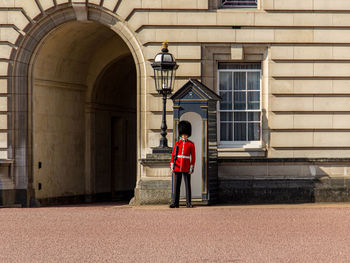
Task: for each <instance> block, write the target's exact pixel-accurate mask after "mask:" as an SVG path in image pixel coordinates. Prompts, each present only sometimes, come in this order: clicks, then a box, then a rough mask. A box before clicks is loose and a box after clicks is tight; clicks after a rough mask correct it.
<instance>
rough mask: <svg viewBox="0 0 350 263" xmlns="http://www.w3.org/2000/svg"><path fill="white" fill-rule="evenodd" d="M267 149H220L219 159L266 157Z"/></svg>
mask: <svg viewBox="0 0 350 263" xmlns="http://www.w3.org/2000/svg"><path fill="white" fill-rule="evenodd" d="M266 153H267V150H266V149H265V148H218V158H221V159H222V158H231V157H266Z"/></svg>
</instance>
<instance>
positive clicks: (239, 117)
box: [235, 112, 247, 121]
mask: <svg viewBox="0 0 350 263" xmlns="http://www.w3.org/2000/svg"><path fill="white" fill-rule="evenodd" d="M246 120H247V113H246V112H235V121H246Z"/></svg>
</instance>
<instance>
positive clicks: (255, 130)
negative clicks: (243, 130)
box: [248, 123, 260, 141]
mask: <svg viewBox="0 0 350 263" xmlns="http://www.w3.org/2000/svg"><path fill="white" fill-rule="evenodd" d="M248 141H260V123H249V124H248Z"/></svg>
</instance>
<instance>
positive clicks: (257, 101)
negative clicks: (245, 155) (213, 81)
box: [218, 63, 261, 147]
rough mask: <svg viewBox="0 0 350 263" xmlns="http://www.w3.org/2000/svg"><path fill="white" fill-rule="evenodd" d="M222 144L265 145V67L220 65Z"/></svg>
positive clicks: (220, 137)
mask: <svg viewBox="0 0 350 263" xmlns="http://www.w3.org/2000/svg"><path fill="white" fill-rule="evenodd" d="M218 75H219V76H218V84H219V93H220V96H221V97H222V100H221V101H220V104H219V111H218V112H219V117H218V119H219V144H220V145H221V146H225V145H229V146H232V145H233V146H237V147H244V146H248V147H249V146H252V147H260V146H261V64H260V63H219V69H218Z"/></svg>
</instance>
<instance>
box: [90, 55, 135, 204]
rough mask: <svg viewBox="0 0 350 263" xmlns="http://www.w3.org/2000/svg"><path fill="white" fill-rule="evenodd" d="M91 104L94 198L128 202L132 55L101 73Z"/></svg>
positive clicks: (132, 122)
mask: <svg viewBox="0 0 350 263" xmlns="http://www.w3.org/2000/svg"><path fill="white" fill-rule="evenodd" d="M93 102H94V105H95V112H96V126H95V127H96V133H95V138H96V155H95V156H96V161H95V163H96V191H97V193H98V194H97V198H98V199H99V200H110V198H112V200H125V201H126V200H130V198H131V197H132V196H133V189H134V187H135V183H136V68H135V63H134V60H133V58H132V56H131V54H129V55H126V56H124V57H122V58H119V59H117V60H116V61H114V62H113V63H111V64H110V65H108V66H107V68H106V69H105V70H104V71H103V72H102V73H101V75H100V76H99V78H98V80H97V83H96V85H95V98H94V101H93ZM106 154H107V155H106Z"/></svg>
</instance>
